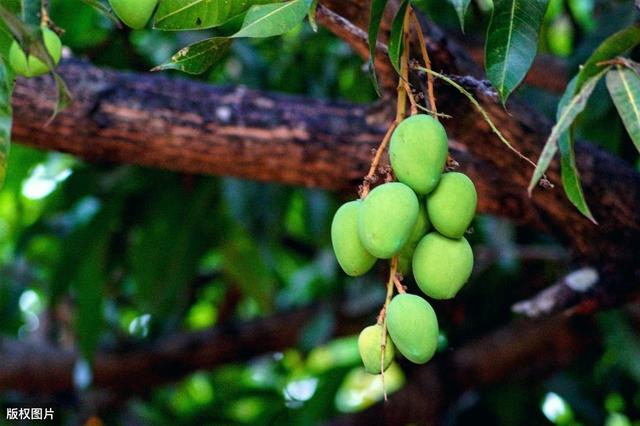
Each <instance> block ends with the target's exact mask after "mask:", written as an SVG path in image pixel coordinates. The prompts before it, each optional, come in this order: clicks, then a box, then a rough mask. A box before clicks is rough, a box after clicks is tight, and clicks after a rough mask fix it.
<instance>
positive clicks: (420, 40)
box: [411, 14, 438, 119]
mask: <svg viewBox="0 0 640 426" xmlns="http://www.w3.org/2000/svg"><path fill="white" fill-rule="evenodd" d="M411 17H412V18H413V19H412V21H413V24H414V26H415V28H416V34H417V35H418V44H419V45H420V51H421V53H422V59H423V60H424V66H425V68H426V69H428V70H430V69H431V60H430V59H429V52H428V51H427V43H426V41H425V39H424V34H423V33H422V26H421V25H420V21H418V18H417V17H416V15H415V14H412V15H411ZM427 93H428V94H429V105H431V111H433V116H434V117H435V118H436V119H437V118H438V108H436V96H435V93H434V90H433V75H431V73H427Z"/></svg>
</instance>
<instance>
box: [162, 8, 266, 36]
mask: <svg viewBox="0 0 640 426" xmlns="http://www.w3.org/2000/svg"><path fill="white" fill-rule="evenodd" d="M267 3H278V0H233V1H211V0H163V1H161V2H160V5H159V6H158V10H157V11H156V15H155V22H154V24H153V26H154V28H157V29H160V30H170V31H173V30H197V29H205V28H213V27H219V26H220V25H222V24H224V23H226V22H228V21H229V20H231V19H232V18H234V17H236V16H238V15H241V14H243V13H245V12H246V11H247V10H248V9H249V8H250V7H251V6H254V5H260V4H267Z"/></svg>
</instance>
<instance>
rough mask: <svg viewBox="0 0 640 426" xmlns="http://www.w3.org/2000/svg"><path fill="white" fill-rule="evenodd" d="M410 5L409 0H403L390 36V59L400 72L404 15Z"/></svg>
mask: <svg viewBox="0 0 640 426" xmlns="http://www.w3.org/2000/svg"><path fill="white" fill-rule="evenodd" d="M408 6H409V0H403V2H402V4H401V5H400V8H398V12H397V13H396V16H395V17H394V18H393V23H392V24H391V35H390V36H389V59H390V60H391V64H392V65H393V67H394V68H395V69H396V71H397V72H398V73H400V56H402V47H403V39H404V17H405V15H406V13H407V7H408Z"/></svg>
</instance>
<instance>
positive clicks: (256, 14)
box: [231, 0, 311, 38]
mask: <svg viewBox="0 0 640 426" xmlns="http://www.w3.org/2000/svg"><path fill="white" fill-rule="evenodd" d="M310 3H311V0H291V1H288V2H286V3H276V4H265V5H258V6H252V7H251V8H250V9H249V10H248V11H247V15H246V16H245V18H244V22H243V23H242V28H240V31H238V32H237V33H235V34H234V35H233V36H231V37H233V38H239V37H272V36H277V35H280V34H284V33H286V32H287V31H289V30H291V29H293V28H295V26H296V25H298V24H299V23H300V22H301V21H302V20H303V19H304V17H305V16H306V15H307V12H308V11H309V6H310Z"/></svg>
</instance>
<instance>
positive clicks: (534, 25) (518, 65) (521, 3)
mask: <svg viewBox="0 0 640 426" xmlns="http://www.w3.org/2000/svg"><path fill="white" fill-rule="evenodd" d="M547 3H548V0H495V1H494V10H493V17H492V19H491V23H490V24H489V28H488V30H487V43H486V46H485V68H486V71H487V77H488V78H489V80H490V81H491V83H492V84H493V86H494V87H495V88H496V90H497V91H498V94H499V95H500V99H501V100H502V103H505V102H506V101H507V98H508V97H509V95H510V94H511V92H513V91H514V90H515V88H516V87H517V86H518V85H519V84H520V83H521V82H522V80H523V79H524V77H525V75H527V72H528V71H529V68H530V67H531V64H532V63H533V59H534V58H535V56H536V52H537V50H538V32H539V31H540V26H541V25H542V20H543V18H544V13H545V10H546V9H547Z"/></svg>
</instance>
